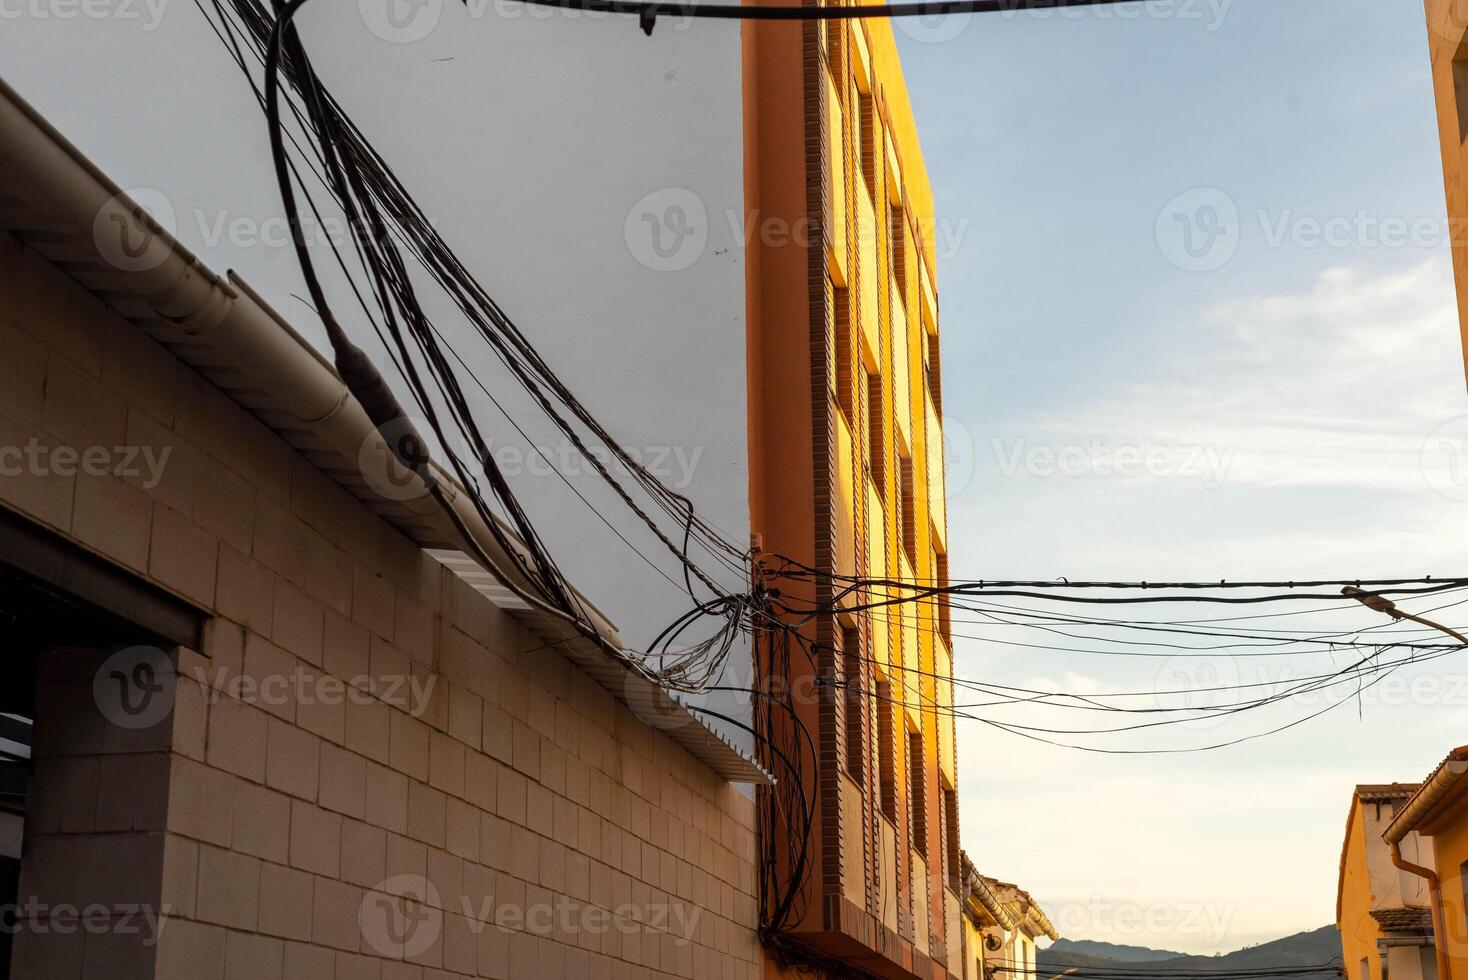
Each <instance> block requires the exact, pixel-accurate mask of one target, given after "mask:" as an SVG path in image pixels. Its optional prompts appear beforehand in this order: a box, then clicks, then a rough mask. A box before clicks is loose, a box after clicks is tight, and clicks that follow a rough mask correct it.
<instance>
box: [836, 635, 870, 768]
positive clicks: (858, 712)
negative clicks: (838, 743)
mask: <svg viewBox="0 0 1468 980" xmlns="http://www.w3.org/2000/svg"><path fill="white" fill-rule="evenodd" d="M866 674H867V672H866V670H865V669H863V666H862V655H861V630H859V629H857V628H856V627H855V626H848V627H845V628H844V629H842V631H841V683H842V687H843V689H844V691H845V694H846V772H847V775H849V776H850V777H851V778H852V779H853V780H854V781H855V782H856V784H857V785H858V786H864V785H866V765H867V764H866V759H867V752H866V748H867V746H866V741H867V718H866V715H867V698H866Z"/></svg>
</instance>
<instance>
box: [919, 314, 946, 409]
mask: <svg viewBox="0 0 1468 980" xmlns="http://www.w3.org/2000/svg"><path fill="white" fill-rule="evenodd" d="M926 319H927V318H926V317H924V320H925V321H926ZM923 380H925V381H926V382H927V383H928V394H929V395H931V396H932V398H933V409H934V410H935V411H937V413H938V415H939V417H940V418H941V417H942V415H943V352H942V348H941V347H940V346H939V344H938V336H937V335H936V334H932V333H929V332H928V330H927V327H926V323H925V324H924V328H923Z"/></svg>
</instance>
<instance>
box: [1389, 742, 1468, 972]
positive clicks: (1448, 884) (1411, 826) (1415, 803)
mask: <svg viewBox="0 0 1468 980" xmlns="http://www.w3.org/2000/svg"><path fill="white" fill-rule="evenodd" d="M1465 776H1468V746H1463V747H1461V748H1457V749H1454V750H1453V751H1452V752H1450V753H1448V756H1447V758H1445V759H1444V760H1443V761H1442V763H1441V764H1440V765H1439V766H1438V767H1437V768H1436V769H1434V770H1433V771H1432V772H1431V773H1430V774H1429V775H1428V777H1427V778H1426V779H1425V780H1423V781H1422V784H1421V785H1420V786H1419V787H1418V788H1417V791H1416V792H1415V793H1413V794H1412V796H1411V797H1410V798H1409V799H1407V800H1405V801H1404V802H1403V803H1402V805H1401V807H1400V808H1399V810H1398V812H1397V814H1396V815H1395V816H1394V817H1393V818H1392V821H1391V823H1390V824H1388V825H1387V827H1386V829H1385V830H1384V831H1383V834H1382V837H1383V839H1384V841H1385V843H1386V845H1387V847H1389V848H1391V849H1392V851H1393V853H1394V854H1397V855H1399V858H1398V864H1399V865H1400V866H1402V868H1403V871H1404V872H1405V873H1407V874H1410V875H1412V876H1413V877H1414V878H1415V879H1416V880H1417V881H1418V882H1419V883H1420V884H1419V886H1418V887H1420V888H1422V889H1423V890H1425V892H1426V896H1427V902H1426V904H1427V905H1428V907H1429V909H1430V915H1431V919H1432V924H1433V933H1434V936H1435V937H1436V941H1437V948H1436V953H1437V971H1438V975H1439V976H1441V977H1446V978H1448V980H1451V978H1452V977H1459V978H1462V977H1468V779H1465V778H1464V777H1465ZM1414 837H1415V838H1417V839H1419V840H1422V841H1423V842H1424V843H1425V844H1426V845H1427V846H1425V847H1423V848H1420V849H1419V850H1418V856H1417V857H1415V858H1414V857H1413V856H1412V853H1411V846H1410V845H1411V841H1412V839H1413V838H1414Z"/></svg>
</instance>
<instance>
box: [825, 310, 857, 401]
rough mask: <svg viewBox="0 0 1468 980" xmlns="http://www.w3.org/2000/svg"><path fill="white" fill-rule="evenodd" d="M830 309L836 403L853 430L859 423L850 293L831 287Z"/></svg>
mask: <svg viewBox="0 0 1468 980" xmlns="http://www.w3.org/2000/svg"><path fill="white" fill-rule="evenodd" d="M831 309H832V319H833V321H834V324H833V326H834V328H835V330H834V332H835V334H836V343H835V344H834V345H833V346H834V347H835V352H836V371H835V384H836V403H837V404H838V405H840V406H841V411H843V412H845V413H846V424H847V426H848V427H852V428H854V427H855V426H856V424H857V423H858V422H859V421H860V419H859V418H858V417H857V414H856V413H857V406H856V404H855V402H856V400H857V394H856V385H855V383H854V381H853V378H852V376H851V375H852V368H853V367H855V365H856V353H855V352H854V351H853V350H852V349H851V340H852V332H851V292H850V290H848V289H847V288H846V287H845V286H835V285H833V286H832V289H831Z"/></svg>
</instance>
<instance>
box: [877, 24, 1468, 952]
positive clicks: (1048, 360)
mask: <svg viewBox="0 0 1468 980" xmlns="http://www.w3.org/2000/svg"><path fill="white" fill-rule="evenodd" d="M1133 10H1143V13H1142V15H1141V16H1139V17H1137V18H1135V19H1130V20H1125V19H1122V18H1120V17H1119V16H1117V14H1116V12H1115V11H1106V10H1094V11H1071V12H1067V13H1063V14H1062V13H1052V14H1048V15H1046V16H1043V17H1041V16H1034V15H1020V14H1017V15H1012V16H1000V17H990V18H975V19H973V20H971V21H970V22H968V23H967V25H966V26H964V27H963V29H962V30H961V31H960V32H958V33H957V36H956V37H941V36H940V37H939V39H937V40H934V39H933V38H932V37H931V35H930V33H928V32H925V30H924V29H922V28H918V29H913V30H911V31H903V30H899V34H898V37H899V43H900V46H901V49H902V54H903V58H904V67H905V71H906V74H907V79H908V84H909V88H910V91H911V95H912V100H913V104H914V111H915V113H916V115H917V119H918V125H919V131H920V133H921V134H922V138H923V141H924V150H925V155H926V158H927V163H928V170H929V172H930V174H931V177H932V181H933V185H934V195H935V198H936V209H937V212H938V214H939V216H940V220H941V219H943V218H944V217H946V218H947V219H948V220H949V222H950V227H957V226H963V225H964V223H965V222H967V224H966V233H965V234H964V236H963V237H962V238H961V240H960V243H959V246H958V247H957V248H956V249H953V250H952V251H951V253H950V254H948V255H946V256H945V257H944V258H943V259H942V260H940V266H939V282H940V284H939V293H940V295H941V303H942V314H941V318H942V329H943V344H944V347H943V352H944V386H945V413H946V414H947V415H948V416H949V430H950V434H952V433H955V432H956V433H960V435H959V436H958V437H957V438H956V439H955V440H954V441H955V445H953V446H951V447H950V477H951V478H952V477H954V476H957V477H959V479H958V482H957V483H955V484H954V485H952V486H951V487H950V493H951V495H952V505H951V506H952V516H951V533H952V537H953V541H952V544H951V550H952V552H953V554H954V555H955V556H956V557H955V559H954V568H955V575H958V576H964V577H989V578H994V577H1035V578H1054V577H1057V576H1062V575H1063V576H1068V577H1070V578H1072V579H1076V578H1087V577H1090V578H1101V577H1106V578H1110V577H1117V578H1127V579H1142V578H1151V579H1153V580H1157V579H1159V578H1161V577H1163V576H1177V577H1184V578H1191V579H1213V578H1223V577H1227V578H1233V579H1240V578H1245V577H1251V576H1257V577H1262V578H1270V579H1274V578H1279V579H1291V578H1303V577H1308V576H1313V575H1321V576H1356V575H1360V576H1363V577H1365V576H1377V575H1416V574H1437V575H1448V574H1456V572H1454V570H1453V569H1454V566H1455V565H1460V564H1461V549H1460V548H1458V547H1456V544H1457V542H1459V541H1461V540H1463V532H1464V531H1465V530H1468V515H1465V510H1464V507H1465V504H1464V503H1463V502H1462V501H1461V500H1459V499H1455V496H1454V494H1455V487H1456V484H1454V483H1453V481H1452V478H1451V475H1450V474H1449V473H1448V471H1446V470H1445V469H1444V466H1445V465H1446V464H1447V463H1448V462H1449V461H1448V460H1447V459H1446V457H1444V456H1443V455H1442V454H1441V453H1440V452H1438V450H1437V449H1435V448H1432V447H1436V446H1438V444H1439V440H1437V439H1434V441H1433V442H1431V443H1430V444H1429V443H1428V437H1429V434H1431V433H1434V432H1435V431H1436V430H1438V429H1439V426H1443V425H1445V424H1446V425H1447V429H1446V430H1445V431H1446V432H1447V433H1449V434H1450V436H1451V438H1456V439H1461V435H1462V434H1463V433H1462V431H1461V430H1462V428H1463V424H1462V423H1461V422H1459V423H1454V422H1453V421H1452V420H1454V419H1460V417H1461V416H1463V415H1464V413H1465V412H1468V398H1465V395H1464V379H1463V377H1462V369H1461V361H1460V351H1459V342H1458V336H1457V323H1456V315H1455V312H1454V309H1453V294H1452V285H1451V271H1450V267H1449V256H1448V251H1447V249H1446V248H1445V247H1444V246H1443V245H1442V244H1441V239H1442V237H1443V221H1444V203H1443V186H1442V174H1441V165H1440V160H1439V156H1438V142H1437V131H1436V118H1435V113H1434V109H1433V100H1432V90H1431V79H1430V76H1429V72H1428V59H1427V44H1426V28H1425V25H1424V22H1423V15H1422V10H1421V7H1420V6H1419V5H1418V4H1416V3H1411V2H1404V3H1386V4H1383V3H1376V2H1364V0H1341V2H1330V3H1324V2H1312V0H1284V2H1279V0H1233V2H1231V3H1227V4H1219V5H1215V6H1211V7H1210V6H1208V5H1206V4H1203V3H1198V4H1193V5H1190V4H1188V3H1187V2H1185V0H1179V2H1177V3H1162V4H1154V5H1150V6H1148V7H1146V8H1135V7H1134V8H1133ZM925 27H933V28H934V31H933V32H932V33H937V34H939V35H941V34H943V33H944V32H942V31H939V30H937V29H936V25H925ZM947 33H952V30H951V29H950V30H949V31H948V32H947ZM1199 189H1202V190H1199ZM1189 192H1191V193H1192V196H1191V197H1186V198H1184V199H1183V200H1182V203H1181V205H1179V206H1172V207H1170V202H1173V201H1174V200H1175V199H1176V198H1178V196H1179V195H1184V194H1188V193H1189ZM1219 192H1222V194H1223V196H1222V197H1220V196H1219ZM1199 195H1202V196H1201V197H1200V196H1199ZM1219 202H1225V203H1226V204H1231V205H1232V206H1233V207H1234V208H1235V209H1236V210H1237V218H1236V219H1234V220H1231V221H1228V222H1227V225H1228V227H1226V228H1222V229H1221V233H1222V234H1221V237H1220V240H1219V242H1218V246H1217V247H1218V248H1219V249H1223V250H1224V251H1220V252H1216V253H1215V254H1213V255H1210V256H1204V258H1203V264H1204V265H1209V266H1212V265H1215V264H1217V265H1218V267H1217V268H1210V269H1208V271H1189V270H1187V269H1184V268H1179V266H1178V265H1177V264H1175V263H1174V261H1173V259H1174V258H1178V259H1180V260H1181V261H1182V262H1183V264H1188V261H1189V260H1188V259H1187V256H1186V253H1185V252H1184V253H1179V252H1178V247H1179V240H1178V239H1177V238H1175V237H1174V236H1173V235H1172V234H1169V233H1168V232H1167V231H1164V232H1163V233H1162V234H1159V229H1167V230H1170V231H1171V232H1173V233H1176V232H1177V231H1178V228H1179V225H1178V224H1177V222H1178V220H1179V215H1178V214H1176V213H1174V212H1178V211H1179V207H1180V208H1181V218H1183V219H1187V220H1190V221H1193V222H1195V225H1194V228H1193V231H1194V233H1195V234H1197V235H1199V236H1200V237H1199V238H1198V239H1197V242H1196V243H1195V244H1197V245H1199V246H1201V245H1202V244H1204V243H1205V241H1204V239H1203V238H1202V237H1201V234H1202V228H1203V226H1202V224H1196V222H1201V221H1202V220H1203V217H1201V216H1200V215H1199V213H1198V212H1197V210H1196V205H1198V204H1200V203H1201V204H1203V205H1209V204H1219ZM1213 213H1214V214H1219V213H1220V211H1219V210H1218V208H1215V211H1214V212H1213ZM1230 256H1231V257H1230ZM1223 258H1227V259H1228V260H1227V261H1226V262H1222V263H1221V264H1219V263H1220V262H1221V260H1222V259H1223ZM955 422H956V423H957V424H955ZM1455 425H1456V427H1455ZM1459 445H1461V443H1459ZM1077 446H1079V447H1089V448H1088V452H1089V453H1090V455H1088V456H1087V457H1086V458H1087V459H1089V460H1101V461H1102V464H1103V465H1104V461H1105V459H1106V453H1107V452H1109V451H1114V450H1115V449H1117V448H1120V447H1126V446H1135V447H1138V448H1140V449H1144V450H1145V449H1148V448H1152V449H1160V450H1162V451H1164V453H1165V451H1167V450H1172V451H1173V453H1174V454H1173V455H1172V456H1171V457H1167V456H1166V455H1164V456H1162V457H1160V458H1161V459H1162V460H1163V462H1162V463H1160V464H1159V468H1158V469H1157V470H1156V471H1155V472H1150V473H1149V474H1148V475H1143V476H1139V477H1131V478H1128V477H1118V476H1108V475H1104V474H1102V473H1100V472H1099V468H1100V467H1098V466H1092V465H1090V464H1086V466H1084V467H1082V468H1083V470H1084V472H1082V473H1081V474H1080V475H1072V476H1066V475H1056V474H1051V475H1046V474H1047V473H1048V472H1049V471H1048V469H1047V468H1046V467H1045V466H1044V465H1043V463H1044V457H1039V459H1040V465H1039V466H1038V469H1039V471H1040V472H1036V471H1035V470H1036V466H1032V465H1026V460H1031V459H1034V458H1035V457H1033V456H1031V455H1029V454H1030V453H1032V451H1033V450H1034V449H1035V448H1036V447H1041V448H1044V449H1050V450H1054V451H1060V450H1063V449H1065V448H1066V447H1077ZM1425 446H1427V447H1428V448H1426V449H1425V448H1424V447H1425ZM1096 447H1099V449H1097V448H1096ZM1194 450H1202V451H1211V452H1212V454H1213V455H1212V456H1211V457H1202V458H1211V459H1213V460H1214V461H1215V465H1214V466H1213V467H1212V469H1210V468H1209V467H1207V466H1197V467H1188V466H1187V465H1186V464H1185V462H1184V457H1185V456H1186V455H1187V453H1188V452H1191V451H1194ZM970 472H971V473H972V476H971V477H969V478H967V479H964V478H963V477H964V475H965V474H967V473H970ZM1435 487H1447V489H1448V493H1447V495H1445V494H1444V493H1441V492H1439V491H1438V490H1437V489H1435ZM1420 607H1421V606H1420V604H1419V608H1420ZM1197 612H1199V614H1205V613H1202V611H1201V610H1199V611H1197ZM1213 614H1214V615H1217V613H1216V611H1215V612H1213ZM1447 615H1452V614H1451V613H1449V614H1447ZM1450 621H1451V620H1450ZM1458 621H1461V619H1460V620H1458ZM1318 622H1320V623H1321V624H1322V625H1325V624H1329V625H1331V626H1336V627H1339V628H1346V629H1350V628H1355V627H1356V626H1358V625H1360V626H1365V625H1373V624H1371V623H1370V622H1369V621H1364V620H1362V619H1361V618H1360V616H1359V614H1358V613H1356V612H1354V611H1349V610H1342V611H1338V612H1335V613H1332V614H1330V615H1329V616H1324V617H1322V618H1321V619H1320V620H1318ZM979 632H983V631H982V630H980V631H979ZM990 635H993V634H992V633H991V634H990ZM958 661H959V669H960V672H962V673H964V674H966V675H967V676H971V677H981V678H984V679H988V680H999V681H1003V682H1007V683H1015V684H1020V683H1024V682H1033V685H1032V686H1035V687H1044V688H1045V689H1056V688H1057V687H1058V686H1059V687H1061V688H1062V689H1068V690H1077V689H1089V690H1107V689H1111V690H1124V689H1127V685H1128V682H1129V681H1130V682H1131V683H1132V685H1133V686H1135V685H1137V684H1142V685H1144V686H1143V688H1142V689H1148V688H1147V687H1146V686H1145V685H1146V684H1147V683H1148V682H1149V681H1153V682H1155V683H1156V686H1158V687H1165V686H1168V685H1167V684H1165V683H1162V682H1161V678H1162V677H1163V676H1164V675H1167V674H1172V675H1177V672H1178V670H1179V669H1181V671H1182V674H1181V675H1180V676H1181V677H1182V678H1183V679H1185V680H1194V681H1196V680H1197V679H1199V678H1200V677H1201V676H1202V674H1203V673H1206V672H1207V671H1215V672H1216V671H1221V672H1222V675H1223V676H1229V677H1232V676H1237V677H1239V678H1240V679H1242V680H1259V679H1278V678H1279V677H1281V676H1288V675H1285V674H1281V673H1280V672H1281V671H1283V670H1286V669H1293V670H1295V671H1296V676H1298V673H1299V671H1300V665H1299V664H1298V663H1293V662H1292V663H1290V664H1289V665H1288V666H1282V665H1281V664H1280V662H1274V663H1273V664H1269V663H1268V662H1259V661H1242V660H1236V661H1228V660H1225V661H1219V662H1213V661H1211V660H1210V661H1209V662H1207V663H1206V664H1204V665H1197V664H1183V665H1181V667H1179V665H1178V664H1173V663H1170V662H1169V663H1168V665H1167V666H1166V667H1165V668H1164V669H1161V670H1159V669H1157V664H1156V663H1155V662H1149V663H1144V664H1141V665H1132V664H1128V663H1126V662H1125V661H1117V660H1111V659H1108V660H1105V661H1100V660H1098V658H1094V657H1086V656H1083V655H1063V654H1056V653H1048V652H1044V651H1033V650H1020V651H1016V650H1012V649H1011V650H1008V651H1006V650H1005V649H1004V648H996V647H993V646H990V645H985V644H982V643H979V642H977V641H972V640H959V642H958ZM1445 663H1446V664H1447V666H1444V667H1426V666H1424V667H1420V668H1417V673H1416V674H1408V673H1406V672H1404V676H1405V677H1412V678H1416V680H1415V681H1414V683H1416V684H1417V692H1418V693H1416V694H1410V693H1402V694H1391V695H1384V696H1382V697H1378V698H1372V699H1368V700H1367V703H1364V704H1362V705H1361V706H1360V707H1359V710H1358V707H1357V706H1356V705H1347V706H1345V707H1343V708H1342V709H1340V710H1337V711H1334V712H1332V713H1331V714H1330V715H1327V716H1325V717H1322V718H1321V719H1319V720H1317V721H1316V722H1313V723H1311V724H1310V725H1307V726H1302V727H1301V728H1299V729H1296V730H1294V731H1291V732H1289V733H1286V734H1283V735H1279V736H1275V737H1273V738H1271V739H1267V740H1263V741H1259V742H1254V743H1251V744H1248V745H1245V746H1240V747H1237V748H1234V749H1229V750H1224V751H1222V752H1217V753H1211V754H1202V755H1192V756H1188V755H1184V756H1164V757H1157V756H1137V757H1113V756H1094V755H1081V754H1079V753H1076V752H1073V751H1068V750H1063V749H1052V748H1049V747H1045V746H1037V745H1034V744H1031V743H1026V742H1022V741H1018V740H1015V739H1013V738H1011V737H1010V736H1007V735H1002V734H998V733H994V732H992V731H991V730H989V729H987V728H985V727H983V726H981V725H978V724H975V723H960V731H961V736H960V739H961V741H960V744H961V746H962V750H963V758H962V761H961V763H960V765H961V769H962V780H963V783H964V786H965V790H964V796H963V830H964V841H965V846H966V848H967V849H968V851H969V853H970V854H971V855H973V856H974V858H975V860H976V861H977V862H978V863H979V864H980V865H981V866H982V867H985V868H988V869H990V870H991V871H992V872H993V873H996V874H999V875H1001V876H1003V877H1008V878H1010V879H1011V880H1017V881H1020V882H1021V883H1023V884H1025V885H1027V886H1028V887H1030V888H1031V889H1032V890H1033V891H1034V892H1035V893H1036V894H1037V895H1038V896H1039V897H1041V898H1042V900H1044V901H1045V902H1046V903H1047V904H1048V905H1049V906H1050V907H1051V909H1052V914H1053V915H1054V916H1055V917H1056V919H1057V922H1058V923H1059V924H1060V926H1061V928H1062V931H1064V932H1066V933H1067V934H1069V935H1072V936H1073V937H1076V938H1096V939H1102V940H1108V941H1112V942H1124V943H1143V944H1150V945H1156V946H1161V947H1167V948H1176V949H1182V950H1186V951H1190V952H1191V951H1199V952H1211V951H1213V950H1215V949H1219V948H1223V949H1229V948H1234V947H1237V946H1241V945H1244V944H1248V943H1254V942H1258V941H1261V940H1265V939H1269V938H1274V937H1276V936H1279V935H1283V934H1285V933H1288V932H1291V931H1295V930H1297V929H1306V928H1312V927H1315V926H1318V925H1322V924H1324V923H1326V922H1328V921H1331V920H1332V919H1333V917H1334V887H1335V875H1336V860H1337V857H1338V853H1339V847H1340V838H1341V835H1342V833H1343V826H1344V816H1345V812H1346V806H1347V801H1348V797H1349V792H1350V786H1351V785H1352V784H1353V783H1355V782H1369V781H1376V780H1384V781H1391V780H1393V779H1400V780H1404V781H1407V780H1414V779H1417V778H1420V777H1421V776H1422V775H1423V774H1425V772H1426V771H1427V770H1428V769H1429V768H1430V767H1431V765H1432V764H1434V762H1435V761H1436V760H1437V759H1438V758H1439V757H1441V756H1442V755H1443V754H1444V753H1445V752H1446V751H1447V749H1448V748H1450V747H1451V746H1452V745H1455V744H1457V743H1458V742H1461V741H1462V738H1461V732H1462V731H1463V722H1464V721H1465V720H1468V719H1465V710H1464V706H1463V699H1462V698H1461V697H1457V696H1452V695H1451V694H1450V693H1449V692H1450V689H1456V687H1457V685H1458V684H1459V683H1461V677H1460V674H1461V672H1462V671H1463V669H1464V667H1463V665H1462V664H1461V663H1455V662H1453V661H1451V660H1449V661H1445ZM1424 678H1425V679H1424ZM1434 690H1435V691H1436V692H1437V693H1432V692H1433V691H1434ZM1322 705H1323V702H1318V703H1316V704H1315V707H1320V706H1322ZM1292 712H1293V714H1292ZM1306 713H1308V709H1306V708H1305V707H1304V706H1295V707H1292V708H1289V709H1284V710H1282V711H1281V713H1279V714H1277V715H1275V716H1272V717H1273V718H1274V719H1276V721H1283V720H1287V719H1288V718H1289V717H1294V716H1298V715H1302V714H1306ZM1057 720H1058V719H1057ZM1075 720H1076V719H1074V718H1071V719H1069V721H1070V722H1071V723H1072V724H1073V723H1074V722H1075ZM1268 727H1271V726H1270V725H1266V724H1263V723H1261V722H1258V721H1255V722H1245V721H1238V722H1232V723H1229V724H1228V725H1225V726H1223V727H1222V728H1220V729H1209V730H1201V731H1199V730H1190V729H1183V730H1182V731H1173V732H1168V733H1167V734H1165V735H1153V736H1150V737H1149V738H1146V739H1141V738H1139V739H1136V740H1135V741H1133V742H1131V743H1128V744H1132V745H1134V746H1141V745H1144V744H1145V745H1149V746H1158V745H1178V746H1181V745H1191V744H1204V743H1206V742H1210V741H1216V740H1219V737H1220V734H1222V735H1225V736H1229V737H1236V736H1239V735H1244V734H1249V733H1250V732H1252V731H1255V730H1262V729H1264V728H1268ZM1117 744H1120V743H1117Z"/></svg>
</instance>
